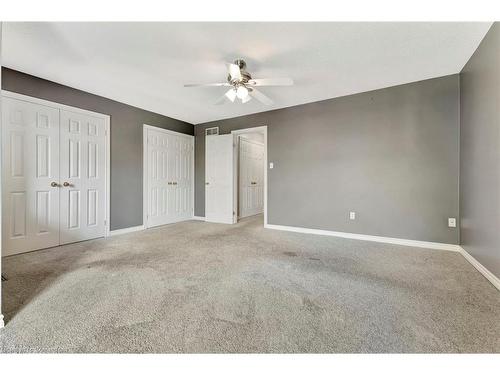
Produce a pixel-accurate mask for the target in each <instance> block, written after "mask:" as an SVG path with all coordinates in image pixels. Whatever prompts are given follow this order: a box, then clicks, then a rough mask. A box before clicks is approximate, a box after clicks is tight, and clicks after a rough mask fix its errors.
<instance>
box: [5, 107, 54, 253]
mask: <svg viewBox="0 0 500 375" xmlns="http://www.w3.org/2000/svg"><path fill="white" fill-rule="evenodd" d="M2 150H3V151H2V152H3V155H2V164H3V165H2V184H3V192H2V195H3V196H2V199H3V205H2V218H3V220H2V227H3V228H2V234H3V249H2V255H4V256H5V255H10V254H16V253H21V252H26V251H32V250H36V249H42V248H47V247H52V246H57V245H58V244H59V188H58V183H59V110H58V109H56V108H52V107H49V106H44V105H39V104H35V103H30V102H28V101H24V100H19V99H13V98H8V97H4V98H2Z"/></svg>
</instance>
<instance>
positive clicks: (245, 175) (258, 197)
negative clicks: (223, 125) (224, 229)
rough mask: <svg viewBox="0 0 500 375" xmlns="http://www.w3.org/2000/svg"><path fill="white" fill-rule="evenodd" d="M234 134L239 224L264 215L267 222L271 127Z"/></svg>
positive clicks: (235, 187) (256, 128) (234, 132)
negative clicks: (268, 153)
mask: <svg viewBox="0 0 500 375" xmlns="http://www.w3.org/2000/svg"><path fill="white" fill-rule="evenodd" d="M232 134H233V137H234V143H235V145H236V147H235V159H236V160H235V168H234V176H235V178H234V191H235V197H234V198H235V199H234V208H235V209H234V211H235V212H236V213H237V220H240V219H244V218H246V217H250V216H256V215H262V214H263V215H264V222H267V168H266V165H267V126H261V127H255V128H248V129H241V130H235V131H233V132H232ZM263 224H265V223H263Z"/></svg>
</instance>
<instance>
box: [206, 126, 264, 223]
mask: <svg viewBox="0 0 500 375" xmlns="http://www.w3.org/2000/svg"><path fill="white" fill-rule="evenodd" d="M258 131H260V132H263V133H264V226H266V225H267V173H268V170H269V165H268V160H267V125H263V126H256V127H253V128H246V129H239V130H233V131H232V132H231V134H233V136H234V137H235V138H237V137H238V136H239V135H241V134H245V133H255V132H258ZM235 142H236V139H235ZM233 150H234V153H235V155H236V152H238V148H237V147H234V149H233ZM234 164H235V165H234V168H235V169H234V186H233V189H234V190H233V191H238V190H237V189H238V173H237V168H238V163H234ZM205 198H206V197H205ZM237 209H238V194H233V211H235V212H238V211H237Z"/></svg>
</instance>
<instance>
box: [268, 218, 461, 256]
mask: <svg viewBox="0 0 500 375" xmlns="http://www.w3.org/2000/svg"><path fill="white" fill-rule="evenodd" d="M264 227H265V228H268V229H277V230H284V231H288V232H298V233H309V234H319V235H322V236H332V237H342V238H349V239H353V240H362V241H372V242H382V243H390V244H394V245H403V246H412V247H423V248H426V249H435V250H447V251H457V252H460V246H459V245H453V244H447V243H440V242H428V241H416V240H405V239H402V238H393V237H380V236H371V235H368V234H357V233H348V232H334V231H329V230H323V229H310V228H301V227H290V226H286V225H274V224H267V225H265V226H264Z"/></svg>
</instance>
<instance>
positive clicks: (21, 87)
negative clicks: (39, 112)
mask: <svg viewBox="0 0 500 375" xmlns="http://www.w3.org/2000/svg"><path fill="white" fill-rule="evenodd" d="M2 89H4V90H9V91H13V92H17V93H20V94H25V95H29V96H34V97H37V98H41V99H45V100H50V101H53V102H57V103H62V104H66V105H70V106H74V107H78V108H83V109H87V110H89V111H94V112H99V113H103V114H107V115H110V116H111V215H110V216H111V217H110V220H111V223H110V226H111V230H115V229H121V228H127V227H132V226H137V225H142V124H148V125H153V126H158V127H161V128H165V129H170V130H174V131H177V132H180V133H186V134H191V135H192V134H193V125H191V124H188V123H186V122H183V121H179V120H175V119H172V118H169V117H166V116H162V115H159V114H156V113H153V112H148V111H145V110H142V109H139V108H136V107H132V106H129V105H126V104H123V103H119V102H116V101H114V100H110V99H106V98H103V97H101V96H97V95H93V94H89V93H87V92H84V91H80V90H77V89H73V88H71V87H68V86H63V85H60V84H58V83H55V82H51V81H47V80H44V79H41V78H37V77H34V76H31V75H27V74H24V73H21V72H18V71H15V70H11V69H7V68H2Z"/></svg>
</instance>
